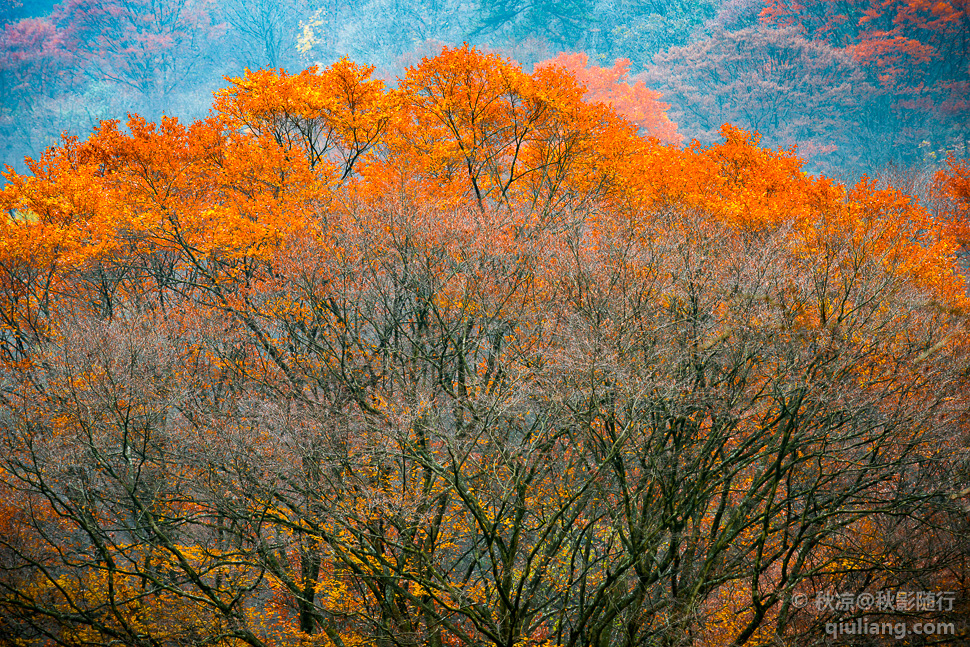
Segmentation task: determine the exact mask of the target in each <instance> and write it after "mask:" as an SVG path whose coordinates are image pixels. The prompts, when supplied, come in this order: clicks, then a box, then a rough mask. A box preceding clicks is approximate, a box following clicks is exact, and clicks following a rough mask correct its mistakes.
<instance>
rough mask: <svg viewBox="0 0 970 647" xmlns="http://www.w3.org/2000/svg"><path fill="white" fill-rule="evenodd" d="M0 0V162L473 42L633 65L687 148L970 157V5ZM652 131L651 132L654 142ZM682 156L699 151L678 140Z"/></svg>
mask: <svg viewBox="0 0 970 647" xmlns="http://www.w3.org/2000/svg"><path fill="white" fill-rule="evenodd" d="M793 6H794V7H795V8H794V9H793V8H792V7H790V6H789V3H786V2H784V1H782V0H695V1H687V0H646V1H635V0H531V1H530V0H408V1H405V0H323V1H321V0H225V1H223V2H214V1H211V0H107V1H102V2H96V1H92V0H65V1H64V2H52V1H49V0H39V1H33V2H31V1H29V0H21V1H17V0H0V98H2V101H0V151H2V158H0V162H2V163H4V164H7V165H10V166H11V167H13V168H14V169H15V170H17V171H20V172H23V171H24V170H25V169H26V165H25V163H24V157H25V156H30V157H35V158H36V157H37V156H38V155H40V153H41V152H42V151H43V150H44V149H45V148H47V147H49V146H52V145H55V144H57V143H58V141H59V138H60V136H61V134H62V133H66V134H68V135H73V136H78V137H82V138H83V137H85V136H86V135H87V134H88V133H89V132H90V131H91V129H92V127H93V126H94V125H95V124H97V123H98V122H99V121H100V120H102V119H121V120H122V122H124V119H125V115H126V114H127V113H139V114H141V115H143V116H145V117H146V118H148V119H149V120H153V121H157V120H159V119H160V118H161V117H162V116H163V115H168V116H174V117H177V118H179V119H180V120H184V121H188V120H193V119H198V118H202V117H204V116H205V115H206V114H207V112H208V110H209V107H210V105H211V101H212V92H213V91H215V90H217V89H219V88H222V87H225V86H226V85H228V81H227V80H226V78H225V77H233V76H239V75H241V74H242V73H243V71H244V70H245V69H246V68H249V69H256V68H262V67H273V68H284V69H286V70H287V71H289V72H297V71H299V70H302V69H304V68H306V67H309V66H312V65H320V66H326V65H329V64H330V63H332V62H333V61H335V60H337V59H339V58H340V57H343V56H346V57H349V58H350V59H352V60H354V61H356V62H359V63H366V64H370V65H373V66H375V68H376V69H375V75H376V76H378V77H381V78H384V79H385V80H387V81H388V82H389V83H391V84H393V83H394V82H395V79H396V78H397V77H399V76H401V75H403V73H404V71H405V69H406V68H407V67H408V66H410V65H414V64H415V63H417V62H418V61H420V60H421V58H422V57H424V56H432V55H435V54H437V53H439V52H440V51H441V49H442V47H444V46H456V45H460V44H461V43H463V42H468V43H470V44H471V45H474V46H476V47H479V48H482V49H485V50H488V51H492V52H497V53H500V54H502V55H503V56H507V57H510V58H512V59H514V60H516V61H517V62H518V63H520V64H521V65H522V67H523V68H524V69H526V70H527V71H530V70H531V69H532V68H533V66H534V65H535V64H537V63H539V62H542V61H545V60H548V59H550V58H553V57H555V56H556V55H557V54H559V53H562V52H584V53H585V54H586V55H587V56H588V58H589V64H590V65H591V66H593V65H595V66H601V67H609V66H611V65H613V63H614V61H615V60H616V59H628V60H629V61H630V68H629V69H630V75H631V77H632V79H631V80H635V81H641V82H644V83H646V85H647V86H648V87H650V88H652V89H654V90H657V91H659V92H661V93H662V100H663V101H664V102H665V103H666V104H669V106H670V107H669V109H668V115H669V117H670V118H671V119H672V120H673V121H674V122H676V123H677V128H678V132H679V133H680V135H682V136H683V141H684V142H691V141H692V140H697V141H698V142H699V143H700V144H702V145H706V144H710V143H712V142H714V141H718V140H719V138H720V136H719V128H720V126H721V124H723V123H725V122H730V123H732V124H735V125H737V126H740V127H742V128H746V129H750V130H757V131H758V132H760V133H761V135H762V144H763V145H766V146H770V147H784V148H790V147H792V146H797V148H798V152H799V155H801V156H802V157H803V158H805V159H806V169H807V170H809V171H810V172H814V173H824V174H826V175H829V176H832V177H836V178H838V179H841V180H849V181H851V180H854V179H856V178H858V177H859V176H860V175H862V174H869V175H871V176H886V175H887V174H889V175H892V174H897V175H905V174H907V173H909V174H911V175H912V174H918V173H921V172H926V171H927V170H928V169H929V170H932V169H933V168H935V166H936V165H937V164H939V163H940V162H942V161H943V160H945V159H946V158H947V157H948V156H954V157H957V158H962V157H966V156H967V149H968V143H970V121H968V114H970V103H968V95H970V92H968V90H970V84H968V80H970V55H968V51H970V19H968V3H967V1H966V0H959V1H957V2H938V3H936V4H934V5H932V6H930V3H921V2H917V1H916V0H889V1H888V2H887V1H886V0H805V2H804V3H803V4H801V5H793ZM643 134H645V135H649V134H650V133H648V132H645V133H643ZM686 145H689V144H686Z"/></svg>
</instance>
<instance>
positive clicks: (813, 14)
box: [761, 0, 970, 164]
mask: <svg viewBox="0 0 970 647" xmlns="http://www.w3.org/2000/svg"><path fill="white" fill-rule="evenodd" d="M761 19H762V21H764V22H765V23H767V24H771V25H783V26H792V27H794V28H797V29H798V30H799V31H800V32H801V33H802V34H804V35H805V36H806V37H808V38H812V39H818V40H822V41H825V42H827V43H829V44H830V45H832V46H834V47H838V48H843V49H844V50H845V51H847V52H849V53H851V54H852V55H853V56H854V57H855V59H856V60H857V61H858V62H859V64H860V66H861V68H862V69H863V71H865V73H866V74H867V77H868V80H869V81H870V83H872V84H873V85H874V86H876V87H878V88H879V89H880V95H879V96H878V101H875V102H872V103H871V104H870V107H869V108H868V109H869V111H870V113H871V117H870V119H871V120H872V121H873V122H875V123H880V124H882V126H883V128H884V129H885V131H886V136H887V137H888V138H889V142H888V145H887V148H889V149H890V151H889V152H890V154H891V155H892V157H893V158H895V159H896V160H897V161H900V162H903V163H907V164H909V163H914V162H918V161H920V159H921V158H922V157H923V155H924V151H923V150H922V149H923V148H924V142H926V143H927V144H928V145H929V147H930V149H931V150H932V151H933V152H936V153H940V154H945V151H947V150H953V149H954V148H955V147H958V148H959V150H960V151H963V153H962V154H966V153H965V151H967V150H970V121H968V120H967V118H966V115H967V114H970V112H968V110H967V108H968V106H970V103H968V87H970V5H968V4H967V3H966V2H963V1H959V0H957V1H946V0H944V1H941V2H922V1H920V0H840V1H838V2H832V1H830V0H809V1H806V2H801V3H794V2H789V1H788V0H767V2H765V8H764V10H763V11H762V14H761Z"/></svg>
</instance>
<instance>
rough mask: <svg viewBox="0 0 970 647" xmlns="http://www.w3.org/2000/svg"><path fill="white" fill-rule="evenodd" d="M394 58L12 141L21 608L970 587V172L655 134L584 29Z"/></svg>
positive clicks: (29, 612) (422, 622)
mask: <svg viewBox="0 0 970 647" xmlns="http://www.w3.org/2000/svg"><path fill="white" fill-rule="evenodd" d="M621 71H622V70H621ZM602 72H603V71H602V70H601V71H600V73H602ZM371 75H372V69H371V68H367V67H363V66H359V65H356V64H353V63H351V62H349V61H347V60H342V61H340V62H338V63H336V64H334V65H332V66H330V67H327V68H325V69H311V70H307V71H305V72H302V73H300V74H293V75H290V74H285V73H281V72H279V71H273V70H263V71H254V72H247V73H246V74H245V75H243V76H240V77H238V78H235V79H233V80H232V83H231V85H230V86H229V87H227V88H226V89H224V90H222V91H220V92H219V93H218V94H217V97H216V100H215V105H214V110H213V112H212V113H211V114H210V116H209V117H208V118H207V119H205V120H203V121H197V122H195V123H192V124H191V125H184V124H182V123H180V122H178V121H176V120H174V119H170V118H166V119H163V120H161V121H160V122H158V123H150V122H147V121H145V120H143V119H140V118H137V117H132V118H131V119H130V120H129V121H128V123H127V128H126V129H122V127H121V126H120V124H118V123H116V122H106V123H103V124H102V125H101V126H100V127H99V128H98V129H97V130H96V132H95V133H94V134H93V135H92V136H91V137H90V138H88V139H87V140H84V141H80V140H77V139H66V140H65V141H64V142H63V143H62V144H61V145H60V146H58V147H56V148H53V149H51V150H49V151H47V152H46V153H45V154H44V156H43V157H42V158H41V159H39V160H38V161H36V162H32V163H31V165H30V172H29V173H27V174H22V175H21V174H15V173H8V176H7V179H8V185H7V186H6V188H5V189H4V190H3V191H2V193H0V208H2V210H3V214H4V217H3V219H2V221H0V286H2V290H0V297H2V301H0V362H2V363H0V370H2V373H0V385H2V391H0V393H2V399H0V407H2V409H0V505H2V514H0V636H2V638H0V641H5V642H6V643H7V644H11V645H24V644H43V643H44V642H45V641H47V642H49V643H53V644H62V645H92V644H124V645H138V646H141V645H145V646H149V645H151V646H153V647H155V646H162V645H173V646H174V645H200V646H201V645H229V644H232V645H240V644H247V645H252V646H254V647H262V646H264V645H265V646H268V645H307V644H320V645H331V644H332V645H341V646H343V645H496V646H500V645H501V646H508V647H511V646H513V645H582V646H586V645H603V646H606V645H725V644H731V643H733V644H744V643H747V644H764V643H767V642H769V641H775V644H778V643H779V642H780V643H784V644H817V643H818V642H819V641H821V640H823V639H824V638H825V634H824V627H825V623H826V622H829V621H832V620H833V619H835V618H839V617H840V616H839V614H838V613H837V612H835V611H834V610H828V609H825V608H818V607H815V606H813V605H809V606H802V605H800V604H793V603H792V601H793V600H795V599H798V598H797V597H793V596H794V595H795V594H801V595H805V596H815V595H816V594H817V593H818V592H822V591H831V590H833V589H834V590H837V591H840V592H843V593H856V592H860V591H874V590H877V589H886V590H896V589H897V588H899V589H908V590H920V591H924V590H933V591H953V592H955V593H956V594H957V596H958V604H957V606H956V607H955V608H954V609H953V613H954V614H960V613H963V614H964V615H965V612H966V608H965V604H966V601H967V600H968V599H970V598H968V597H967V593H968V592H967V591H966V590H965V583H966V572H965V571H964V570H963V566H962V565H963V564H965V558H966V555H967V549H968V546H967V537H968V536H970V533H968V532H967V530H968V529H967V527H966V525H967V517H966V515H965V512H964V506H965V505H966V501H967V497H968V491H967V490H966V489H965V487H964V484H965V483H966V482H967V467H968V465H967V452H966V441H967V405H968V402H967V398H968V396H970V389H968V388H967V379H968V375H967V370H968V369H967V367H968V365H970V364H968V351H970V338H968V332H970V331H968V327H967V308H968V305H970V304H968V301H967V291H966V284H965V279H964V276H963V274H962V272H961V267H960V262H959V254H960V250H961V248H960V244H961V239H960V237H959V231H960V230H959V227H958V226H955V225H954V223H958V222H959V220H960V218H961V217H962V216H961V214H965V213H966V212H965V210H964V211H960V209H961V208H962V207H961V206H960V205H965V202H964V203H960V202H959V200H961V199H964V198H965V197H966V195H965V193H960V191H962V189H960V187H962V186H964V184H965V179H966V175H965V167H963V166H960V165H959V163H958V162H956V161H954V162H953V164H952V169H951V170H950V171H949V172H945V173H943V174H942V175H941V179H940V187H941V189H940V190H941V191H943V190H947V191H950V193H949V194H947V195H951V196H953V197H952V200H953V205H955V206H953V208H952V209H951V212H952V213H951V217H949V218H947V219H943V218H937V217H934V216H933V214H931V213H929V212H927V211H926V210H925V209H924V208H923V207H921V206H920V205H919V204H917V203H916V201H915V200H914V199H912V198H910V197H909V196H906V195H903V194H901V193H899V192H897V191H894V190H892V189H885V188H879V187H877V186H876V185H875V184H874V183H872V182H869V181H863V182H861V183H860V184H858V185H857V186H855V187H854V188H851V189H845V188H844V187H842V186H840V185H837V184H835V183H833V182H830V181H828V180H825V179H819V178H815V177H812V176H809V175H807V174H806V173H804V172H803V171H802V169H801V162H799V160H798V159H797V158H796V157H795V156H794V155H792V154H791V153H789V152H785V151H780V150H770V149H765V148H761V147H759V145H758V143H759V142H758V138H757V136H755V135H752V134H751V133H748V132H745V131H743V130H740V129H737V128H733V127H725V128H724V129H723V131H722V133H723V141H722V142H720V143H717V144H714V145H711V146H709V147H702V146H700V145H698V144H694V145H691V146H688V147H687V148H678V147H675V146H671V145H665V144H662V143H661V142H660V141H658V140H657V139H656V138H650V137H642V136H641V135H639V134H638V129H637V128H636V127H635V126H633V125H632V124H630V123H629V122H627V121H625V120H623V119H622V118H620V117H618V116H617V115H616V113H615V112H614V111H613V110H612V109H611V108H610V107H609V106H607V105H604V104H601V103H595V102H592V103H591V102H585V101H583V97H584V95H585V94H586V90H585V89H584V88H583V87H581V86H579V85H578V84H577V83H576V82H575V81H574V80H573V78H572V77H571V76H570V75H569V74H567V73H566V72H565V70H564V69H563V68H561V67H558V66H556V65H544V66H539V67H538V68H537V70H536V71H535V72H534V73H531V74H527V73H525V72H523V71H522V70H521V69H519V68H518V67H517V66H516V65H514V64H512V63H510V62H508V61H507V60H503V59H501V58H500V57H497V56H494V55H486V54H482V53H480V52H478V51H476V50H473V49H470V48H467V47H466V48H460V49H445V50H444V51H443V52H442V53H441V54H440V55H439V56H436V57H434V58H428V59H425V60H424V61H422V62H421V63H420V64H419V65H417V66H415V67H413V68H411V69H409V70H408V71H407V73H406V74H405V75H404V77H403V78H402V79H400V80H399V82H398V83H397V85H396V87H394V88H390V87H388V86H387V85H385V84H384V83H383V82H382V81H379V80H375V79H373V78H372V76H371ZM615 82H618V80H617V79H614V80H612V81H610V82H609V83H608V84H607V89H609V87H611V86H610V84H613V83H615ZM614 90H617V88H614ZM617 91H618V90H617ZM646 134H647V135H650V134H651V133H649V132H647V133H646ZM961 182H963V184H961ZM961 196H962V197H961ZM964 240H965V239H964ZM960 605H964V606H963V607H962V608H961V606H960ZM884 614H885V615H886V617H888V618H890V619H893V618H894V616H893V615H892V612H891V611H889V610H886V611H884ZM907 617H910V618H912V617H911V616H907ZM933 617H934V619H947V617H948V616H941V615H940V614H938V613H937V614H934V615H933Z"/></svg>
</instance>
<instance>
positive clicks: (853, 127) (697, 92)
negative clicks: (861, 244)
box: [646, 28, 883, 174]
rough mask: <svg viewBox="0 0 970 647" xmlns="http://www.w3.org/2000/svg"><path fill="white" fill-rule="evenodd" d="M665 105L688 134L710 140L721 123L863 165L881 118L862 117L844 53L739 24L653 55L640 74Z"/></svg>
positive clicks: (842, 165)
mask: <svg viewBox="0 0 970 647" xmlns="http://www.w3.org/2000/svg"><path fill="white" fill-rule="evenodd" d="M646 77H647V80H648V81H649V82H650V83H652V84H653V85H654V86H655V87H657V88H658V89H659V90H660V91H661V92H662V93H663V96H664V97H665V98H666V100H667V101H669V102H670V103H671V105H672V109H671V116H672V118H673V119H674V120H676V121H677V123H678V124H679V126H680V128H681V131H682V132H683V133H684V134H685V135H687V136H688V137H692V138H697V139H698V140H699V141H701V142H703V143H709V142H712V141H715V140H716V138H717V136H718V135H717V133H718V129H719V128H720V126H721V124H723V123H733V124H738V125H740V126H742V127H744V128H748V129H751V130H756V131H758V132H760V133H762V134H763V135H764V137H765V140H766V141H767V142H770V143H771V144H772V145H775V146H784V147H786V148H787V147H790V146H798V147H799V149H800V151H801V154H802V155H804V156H805V158H806V159H807V160H808V161H809V162H810V163H812V164H816V165H817V166H816V167H815V168H818V169H822V170H826V171H829V172H830V173H832V174H838V173H840V172H842V171H843V170H844V169H847V168H853V167H854V168H859V167H860V166H861V167H863V168H865V167H866V164H867V163H868V162H869V161H870V159H871V158H872V157H873V156H875V155H876V154H877V151H879V149H880V146H881V145H882V143H883V142H882V141H881V140H876V141H873V140H874V139H875V138H874V133H877V132H882V131H881V128H882V126H881V124H869V123H866V121H865V120H864V118H863V116H864V113H863V112H861V111H860V103H864V102H865V101H866V96H867V94H868V93H869V92H870V88H869V86H868V85H867V84H866V83H865V81H864V78H863V75H862V73H861V72H860V70H859V69H858V67H857V65H856V64H855V62H854V61H853V59H852V57H851V56H849V55H848V54H846V53H844V52H841V51H839V50H837V49H834V48H832V47H829V46H827V45H825V44H824V43H821V42H816V41H809V40H806V39H805V38H803V37H802V36H800V35H799V34H798V33H797V32H796V31H795V30H792V29H787V30H777V29H766V28H747V29H742V30H739V31H735V32H729V31H724V30H717V31H715V32H714V33H713V34H712V35H711V36H710V37H709V38H707V39H705V40H702V41H698V42H696V43H694V44H691V45H688V46H685V47H675V48H672V49H670V50H669V51H668V52H667V53H665V54H661V55H659V56H658V57H657V58H656V59H655V61H654V65H653V66H652V67H651V68H650V69H649V70H648V72H647V74H646Z"/></svg>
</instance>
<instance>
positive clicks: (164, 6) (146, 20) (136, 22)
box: [52, 0, 223, 118]
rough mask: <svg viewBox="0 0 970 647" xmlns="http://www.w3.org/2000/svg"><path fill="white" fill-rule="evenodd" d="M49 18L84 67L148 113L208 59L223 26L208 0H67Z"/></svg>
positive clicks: (154, 111) (194, 75)
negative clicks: (141, 104) (138, 101)
mask: <svg viewBox="0 0 970 647" xmlns="http://www.w3.org/2000/svg"><path fill="white" fill-rule="evenodd" d="M52 18H53V20H54V21H55V23H56V24H58V26H59V28H60V29H61V30H63V39H64V40H65V42H66V43H67V44H68V46H69V47H70V48H71V49H72V50H74V51H76V52H78V54H79V58H81V59H82V60H84V62H85V68H86V71H87V72H88V73H89V74H91V75H92V76H93V77H94V78H95V79H97V80H104V81H107V82H109V83H111V84H113V85H115V86H116V87H117V88H118V89H119V90H121V91H123V92H132V93H134V95H135V96H136V97H137V98H139V99H141V100H143V101H145V104H146V111H147V114H148V115H149V116H151V117H152V118H158V117H160V116H161V114H162V102H163V101H164V100H168V98H169V97H170V96H171V95H172V94H173V93H174V92H176V91H177V90H180V89H183V88H185V87H187V86H190V85H191V84H192V83H193V82H195V81H197V80H198V79H199V75H200V74H202V72H203V68H204V67H205V66H207V65H211V63H212V61H209V60H207V58H206V57H207V56H208V55H209V54H210V52H211V49H210V46H211V45H212V43H211V41H212V40H213V39H215V38H217V37H218V36H221V34H222V31H223V30H222V26H221V25H219V24H217V23H216V22H215V13H214V5H213V3H211V2H209V0H176V1H175V2H150V1H148V0H118V1H116V2H107V3H105V2H98V3H93V2H90V1H89V0H67V1H66V2H63V3H62V4H60V5H58V6H57V7H56V9H55V12H54V14H53V16H52ZM203 77H204V75H203Z"/></svg>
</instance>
